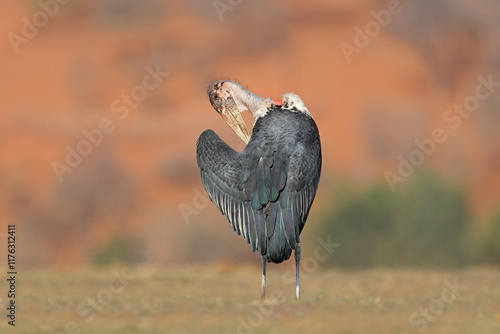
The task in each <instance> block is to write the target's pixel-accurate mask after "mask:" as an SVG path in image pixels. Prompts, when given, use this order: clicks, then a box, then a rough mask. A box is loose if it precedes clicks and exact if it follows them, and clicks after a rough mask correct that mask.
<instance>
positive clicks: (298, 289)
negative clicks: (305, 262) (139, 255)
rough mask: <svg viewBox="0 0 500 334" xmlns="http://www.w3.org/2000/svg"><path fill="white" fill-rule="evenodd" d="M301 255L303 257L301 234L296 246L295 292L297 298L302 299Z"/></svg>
mask: <svg viewBox="0 0 500 334" xmlns="http://www.w3.org/2000/svg"><path fill="white" fill-rule="evenodd" d="M300 257H301V252H300V236H299V242H298V243H297V244H296V246H295V270H296V274H295V282H296V288H295V293H296V295H297V300H299V299H300Z"/></svg>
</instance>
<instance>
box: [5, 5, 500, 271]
mask: <svg viewBox="0 0 500 334" xmlns="http://www.w3.org/2000/svg"><path fill="white" fill-rule="evenodd" d="M61 2H63V1H61ZM40 3H45V4H47V3H51V4H52V6H53V7H47V8H52V10H53V11H55V10H56V9H57V13H54V15H53V17H51V16H50V17H49V18H48V22H47V24H40V25H41V27H38V28H37V32H36V33H33V31H31V32H32V33H33V35H34V36H33V37H32V38H26V37H25V36H24V37H23V29H24V30H26V29H27V28H25V27H24V26H25V25H26V21H23V17H24V18H27V19H28V20H29V21H30V22H33V20H34V17H36V15H37V13H39V12H40V11H43V10H44V9H43V8H42V7H41V6H40ZM54 3H56V4H57V6H56V7H54V5H53V4H54ZM217 3H218V2H212V1H202V0H193V1H182V2H181V1H158V0H147V1H132V0H88V1H77V0H74V1H69V3H67V4H60V3H58V2H56V0H53V1H49V0H47V1H41V2H36V1H20V0H17V1H15V0H1V5H2V12H3V15H2V20H0V35H2V36H4V38H3V39H2V42H1V43H0V57H1V58H0V59H1V62H0V73H2V80H0V94H1V95H0V96H1V105H2V111H1V114H0V136H1V137H2V138H1V141H0V152H1V154H0V228H1V229H2V231H0V233H6V230H7V227H6V226H7V225H8V224H16V226H17V230H18V232H17V233H18V240H19V241H18V248H19V252H20V256H21V258H20V263H21V264H22V265H23V266H26V267H40V266H44V267H45V266H57V267H60V266H79V265H86V264H89V263H92V262H93V261H95V258H96V257H98V256H99V254H102V252H103V250H105V249H108V248H109V245H110V244H113V243H114V245H115V246H116V247H115V248H116V249H118V250H119V249H120V247H119V244H120V240H128V241H127V242H126V243H125V244H124V245H125V246H124V247H132V248H133V249H134V250H137V252H136V253H134V252H132V253H133V254H131V255H130V256H132V257H134V259H133V260H134V261H137V262H141V263H144V262H146V263H152V264H157V265H163V266H168V265H178V264H181V263H186V262H205V261H237V260H245V261H254V260H255V259H256V257H257V256H256V255H255V254H252V253H251V252H250V247H249V246H248V245H247V244H246V243H245V242H244V241H243V240H242V239H241V237H237V236H235V235H234V232H233V231H231V228H230V225H229V224H228V223H227V222H226V220H225V218H224V217H223V216H221V215H220V213H219V212H218V210H217V209H216V207H215V206H214V205H213V204H212V203H207V200H206V198H205V197H204V190H203V187H202V185H201V180H200V177H199V171H198V168H197V166H196V157H195V145H196V141H197V138H198V136H199V135H200V134H201V133H202V132H203V131H204V130H205V129H208V128H210V129H213V130H214V131H215V132H217V133H218V134H219V135H220V136H221V137H222V138H223V139H224V140H225V141H226V142H228V143H229V144H230V145H231V146H232V147H234V148H237V149H238V150H242V149H243V143H242V142H241V141H240V140H239V138H238V137H237V136H236V135H235V134H234V133H232V131H231V129H230V128H229V127H228V126H227V125H226V124H225V123H224V122H223V120H222V119H221V118H220V117H219V116H218V115H217V113H216V112H215V111H214V110H213V109H212V107H211V106H210V103H209V101H208V98H207V95H206V87H207V86H208V84H209V83H210V82H211V81H213V80H216V79H224V78H230V79H233V80H236V81H239V82H241V83H242V84H244V85H245V86H247V87H248V88H249V89H250V90H252V91H253V92H255V93H257V94H259V95H262V96H265V97H272V98H279V96H280V95H282V94H284V93H286V92H289V91H293V92H295V93H297V94H298V95H300V96H301V98H302V99H303V100H304V102H305V103H306V105H307V106H308V108H309V110H310V111H311V113H312V114H313V115H314V118H315V121H316V123H317V124H318V127H319V130H320V134H321V140H322V147H323V156H324V158H323V175H322V181H321V183H320V189H319V192H318V195H317V200H316V202H315V205H314V206H313V209H312V210H313V212H314V211H316V212H321V210H324V209H325V208H327V207H328V206H330V205H331V203H330V198H329V195H328V194H329V189H330V188H331V187H335V183H336V182H337V181H339V182H340V181H341V182H345V183H348V184H350V185H351V186H352V187H363V186H364V185H367V184H371V183H374V182H375V183H382V184H385V186H387V187H389V185H388V184H387V182H386V174H385V173H386V172H387V171H390V172H392V173H397V168H398V164H399V160H398V157H399V156H403V157H405V158H407V157H408V156H409V154H410V153H411V152H412V151H413V150H415V148H416V146H415V140H417V139H418V140H424V139H426V138H431V136H432V131H433V130H434V129H436V128H442V129H445V132H446V135H447V136H448V137H447V140H446V141H445V142H444V143H442V144H437V145H436V148H435V152H434V153H433V154H431V155H429V156H426V158H425V162H424V164H423V165H422V166H418V167H416V169H417V170H418V169H425V170H432V171H434V172H435V173H437V175H439V177H441V178H443V179H445V180H448V181H449V182H452V183H457V184H460V185H461V186H462V187H463V188H464V189H465V193H466V199H467V205H468V207H469V208H470V212H471V214H472V217H471V219H470V221H471V224H481V221H483V218H484V217H489V216H490V215H492V214H494V213H495V212H497V210H498V209H499V206H498V203H499V199H500V131H499V130H500V111H499V110H498V105H499V102H500V92H498V91H495V92H493V93H492V94H491V96H490V97H489V98H488V99H485V100H484V101H480V104H479V107H478V109H477V110H476V111H474V112H472V113H471V115H470V117H468V118H463V122H462V123H461V125H460V127H458V128H457V129H456V130H452V129H450V125H449V124H447V123H446V121H445V120H444V118H443V115H444V114H445V112H446V111H447V110H448V109H449V108H452V107H453V104H455V103H462V102H463V101H464V99H466V98H467V97H468V96H470V95H474V93H475V89H476V87H477V86H478V84H479V81H478V77H483V78H488V76H490V75H492V77H493V79H494V80H495V81H500V40H499V39H498V36H499V32H500V4H499V3H498V2H495V1H492V0H489V1H488V0H483V1H475V2H471V1H465V0H460V1H433V2H430V1H428V2H423V1H414V2H410V1H401V4H400V6H401V11H400V12H398V13H397V14H393V15H392V16H391V17H390V22H388V23H387V26H386V27H384V26H380V25H379V30H380V32H377V31H376V30H375V31H371V32H370V33H371V34H372V35H373V36H372V37H370V36H368V40H369V41H368V42H367V43H366V44H367V45H366V46H363V47H357V52H355V53H352V54H351V55H350V56H349V57H346V54H345V52H343V51H342V47H341V45H342V43H348V44H349V45H354V46H355V43H356V41H355V39H356V34H357V31H359V30H355V28H356V27H358V28H359V29H361V31H365V28H366V27H368V28H370V26H367V24H369V23H370V22H376V21H374V20H375V19H374V16H373V13H372V12H371V11H375V12H377V13H380V11H382V10H386V11H387V10H388V3H389V2H388V1H373V0H356V1H347V0H335V1H326V0H325V1H314V2H307V3H306V2H304V1H295V0H294V1H284V0H281V1H241V2H240V3H238V4H236V5H230V4H228V2H227V1H220V3H223V4H225V5H224V6H225V7H224V6H222V7H219V8H217ZM234 3H236V1H235V2H234ZM221 8H225V9H221ZM34 15H35V16H34ZM38 19H39V20H42V21H43V17H42V16H40V17H38ZM42 21H40V22H41V23H43V22H42ZM40 22H39V23H40ZM373 27H376V24H375V25H374V23H372V28H373ZM25 32H26V31H25ZM13 34H15V35H13ZM359 39H360V37H358V40H359ZM21 40H22V42H19V41H21ZM13 41H17V42H13ZM365 42H366V41H365ZM16 43H17V44H16ZM344 45H345V44H344ZM358 46H359V45H358ZM16 51H17V52H16ZM147 68H149V69H151V68H152V69H155V68H160V69H161V71H164V72H168V73H169V74H168V76H166V77H165V78H164V80H163V81H162V82H160V84H159V86H158V87H157V88H155V89H152V90H150V91H147V96H145V98H144V100H142V101H140V102H137V106H136V107H131V108H129V114H128V115H127V116H126V117H124V118H123V119H121V118H120V115H121V114H120V113H117V112H114V111H116V110H114V109H113V107H112V106H113V103H114V101H115V100H116V99H121V98H122V95H123V94H125V95H127V94H131V92H132V91H133V90H134V89H135V87H137V86H138V85H139V86H140V85H142V84H143V79H144V77H145V75H147V73H148V70H147ZM104 118H108V119H109V120H111V122H112V125H113V126H114V128H113V131H111V132H110V133H108V134H104V135H103V139H102V143H99V144H98V145H93V147H92V148H91V153H89V154H88V156H85V157H82V162H81V163H80V164H78V165H77V166H76V167H74V168H71V169H72V171H71V172H69V171H68V172H65V173H63V174H62V181H60V180H59V179H58V176H57V175H56V172H55V171H54V162H58V163H61V164H65V163H66V156H67V154H68V151H67V146H68V145H69V147H71V148H72V149H76V147H77V146H78V145H79V143H81V141H82V140H86V139H87V138H86V137H85V135H84V134H83V132H82V131H92V130H93V129H97V128H98V127H99V124H100V122H101V121H102V120H103V119H104ZM245 119H246V120H247V124H248V125H249V126H251V124H253V120H252V119H251V117H250V116H249V115H245ZM318 217H319V216H316V219H314V220H313V221H314V222H316V221H318V220H319V218H318ZM309 223H310V224H313V222H309ZM308 227H309V226H308ZM309 229H310V231H309V232H307V231H308V228H306V229H305V230H304V232H305V233H313V231H314V229H313V228H312V227H309ZM4 231H5V232H4ZM4 237H5V235H4ZM130 240H132V242H131V241H130ZM257 263H259V261H257Z"/></svg>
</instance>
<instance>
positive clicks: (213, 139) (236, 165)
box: [196, 130, 267, 252]
mask: <svg viewBox="0 0 500 334" xmlns="http://www.w3.org/2000/svg"><path fill="white" fill-rule="evenodd" d="M196 158H197V161H198V167H199V168H200V170H201V180H202V182H203V186H204V187H205V190H206V192H207V194H208V196H209V198H210V200H211V201H212V202H214V203H215V205H216V206H217V207H218V208H219V210H220V211H221V213H222V214H223V215H225V216H226V218H227V219H228V220H229V222H230V223H231V225H232V227H233V229H234V230H235V231H236V232H237V233H238V234H241V235H242V236H243V237H244V238H245V239H246V240H247V242H248V243H250V244H251V245H252V250H253V251H255V249H257V250H258V251H259V252H265V249H266V243H267V239H266V233H265V230H266V226H265V217H264V214H263V212H260V211H256V210H254V209H252V201H251V200H252V198H251V195H255V193H253V194H250V195H249V194H248V193H247V192H246V191H248V188H251V187H249V186H246V185H245V184H246V183H247V182H243V179H244V175H243V171H244V169H243V166H242V153H239V152H236V151H235V150H233V149H232V148H231V147H230V146H229V145H227V144H226V143H225V142H224V141H223V140H222V139H220V137H219V136H218V135H217V134H216V133H215V132H213V131H212V130H207V131H205V132H203V133H202V134H201V136H200V138H199V139H198V144H197V151H196ZM250 174H251V171H248V176H245V177H246V178H247V179H248V178H249V176H250ZM247 181H248V180H247ZM263 231H264V232H263Z"/></svg>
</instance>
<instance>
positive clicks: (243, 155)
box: [196, 80, 321, 300]
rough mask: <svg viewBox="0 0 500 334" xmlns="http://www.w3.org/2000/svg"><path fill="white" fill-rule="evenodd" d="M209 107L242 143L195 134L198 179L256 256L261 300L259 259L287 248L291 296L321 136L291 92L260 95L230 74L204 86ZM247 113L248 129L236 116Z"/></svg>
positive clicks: (279, 257)
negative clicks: (251, 123)
mask: <svg viewBox="0 0 500 334" xmlns="http://www.w3.org/2000/svg"><path fill="white" fill-rule="evenodd" d="M208 96H209V99H210V102H211V104H212V107H213V108H214V109H215V110H216V111H217V112H218V113H219V114H220V115H221V116H222V117H223V118H224V119H225V120H226V122H227V123H228V124H229V126H230V127H231V128H232V129H233V130H234V131H235V132H236V134H237V135H238V136H240V138H241V139H242V140H243V141H244V142H245V143H247V146H246V147H245V149H244V150H243V151H242V152H237V151H235V150H233V149H232V148H231V147H230V146H229V145H227V144H226V143H225V142H224V141H223V140H222V139H220V138H219V136H218V135H217V134H216V133H215V132H214V131H212V130H206V131H204V132H203V133H202V134H201V135H200V138H199V139H198V144H197V150H196V158H197V161H198V167H199V168H200V170H201V179H202V182H203V186H204V187H205V190H206V192H207V194H208V196H209V198H210V200H211V201H212V202H213V203H215V205H216V206H217V207H218V208H219V210H220V211H221V212H222V214H223V215H225V216H226V218H227V219H228V220H229V222H230V223H231V225H232V227H233V230H234V231H236V233H237V234H239V235H242V236H243V238H245V239H246V241H247V242H248V243H249V244H250V245H251V246H252V251H254V252H255V250H257V251H258V252H259V253H260V254H261V256H262V290H261V297H262V299H265V291H266V263H267V262H274V263H280V262H282V261H285V260H288V259H289V258H290V255H291V254H292V250H294V251H295V264H296V296H297V300H298V299H299V297H300V288H299V287H300V258H301V247H300V233H301V232H302V229H303V228H304V224H305V223H306V219H307V216H308V214H309V210H310V208H311V205H312V203H313V200H314V196H315V195H316V190H317V188H318V182H319V178H320V174H321V143H320V139H319V133H318V128H317V126H316V123H315V122H314V120H313V118H312V115H311V113H310V112H309V110H308V109H307V108H306V106H305V104H304V102H303V101H302V100H301V99H300V97H299V96H297V95H295V94H293V93H287V94H285V95H283V99H282V101H281V100H274V101H273V100H271V99H269V98H268V99H264V98H262V97H261V96H258V95H256V94H254V93H252V92H250V91H249V90H247V89H245V88H244V87H243V86H242V85H240V84H239V83H237V82H234V81H231V80H222V81H217V82H215V83H213V84H211V85H210V86H209V87H208ZM246 110H248V111H250V113H252V115H253V117H254V118H255V124H254V127H253V131H252V136H251V137H250V136H249V134H248V130H247V128H246V125H245V122H244V121H243V118H242V116H241V113H242V112H243V111H246Z"/></svg>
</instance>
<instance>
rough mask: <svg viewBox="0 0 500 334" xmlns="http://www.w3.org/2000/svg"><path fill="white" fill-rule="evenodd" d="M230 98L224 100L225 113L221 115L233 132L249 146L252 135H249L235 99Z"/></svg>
mask: <svg viewBox="0 0 500 334" xmlns="http://www.w3.org/2000/svg"><path fill="white" fill-rule="evenodd" d="M228 95H229V96H228V97H227V98H226V99H222V103H223V104H224V111H223V112H221V113H220V115H221V116H222V118H223V119H224V120H225V121H226V123H227V124H228V125H229V126H230V127H231V129H233V131H234V132H235V133H236V134H237V135H238V136H239V137H240V138H241V140H243V141H244V142H245V144H248V142H249V141H250V135H249V134H248V129H247V126H246V124H245V121H244V120H243V117H242V116H241V112H240V111H239V109H238V106H237V105H236V102H234V99H233V97H232V96H231V95H230V94H228Z"/></svg>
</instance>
